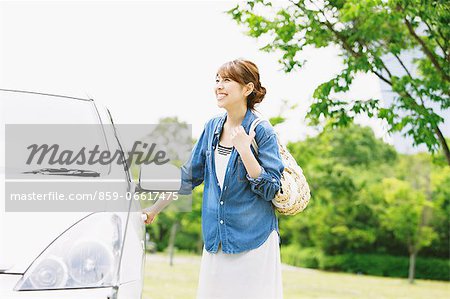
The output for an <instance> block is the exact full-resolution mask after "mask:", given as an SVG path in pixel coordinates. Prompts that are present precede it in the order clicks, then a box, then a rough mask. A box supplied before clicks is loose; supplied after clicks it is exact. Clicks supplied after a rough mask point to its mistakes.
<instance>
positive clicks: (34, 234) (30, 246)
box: [0, 89, 145, 299]
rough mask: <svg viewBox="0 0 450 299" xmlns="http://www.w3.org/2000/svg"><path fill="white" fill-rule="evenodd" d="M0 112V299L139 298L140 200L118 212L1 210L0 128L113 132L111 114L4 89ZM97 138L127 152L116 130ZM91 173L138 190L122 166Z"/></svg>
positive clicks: (1, 131) (1, 153)
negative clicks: (79, 127)
mask: <svg viewBox="0 0 450 299" xmlns="http://www.w3.org/2000/svg"><path fill="white" fill-rule="evenodd" d="M0 111H1V119H0V124H1V128H0V140H1V143H2V146H1V148H0V157H1V158H0V199H1V201H0V204H1V206H0V298H1V299H10V298H11V299H12V298H15V299H18V298H27V299H33V298H46V299H50V298H58V299H61V298H64V299H70V298H77V299H80V298H83V299H89V298H95V299H97V298H104V299H107V298H110V299H112V298H118V299H121V298H125V299H137V298H141V296H142V287H143V280H144V275H143V274H144V262H145V248H144V247H145V226H144V222H143V220H142V213H141V207H140V203H139V201H135V200H131V201H130V200H128V201H124V203H125V204H126V205H127V208H126V209H125V210H123V211H118V212H111V211H109V212H108V211H107V209H105V211H104V212H101V211H98V212H48V211H47V212H30V211H28V212H21V211H19V212H5V208H4V207H5V192H6V191H7V190H5V180H6V181H8V180H7V177H6V178H5V148H6V145H5V125H4V124H97V125H98V124H101V125H104V124H108V125H109V127H113V128H114V125H113V122H112V118H111V115H110V114H109V111H108V110H107V109H106V108H101V107H99V105H98V104H96V103H95V102H94V101H93V100H91V99H79V98H72V97H66V96H56V95H48V94H41V93H34V92H23V91H12V90H1V89H0ZM100 135H103V136H100ZM100 135H99V136H98V138H99V139H98V140H97V141H98V142H101V143H102V144H104V145H105V146H106V147H108V148H109V149H110V150H113V151H115V150H119V151H121V152H122V153H123V152H124V150H123V148H122V145H121V142H120V140H119V138H118V135H117V134H115V132H109V133H103V134H100ZM93 136H96V135H95V134H94V135H93ZM77 138H80V137H79V136H78V137H77ZM90 138H92V136H91V137H90ZM91 141H92V140H91ZM94 141H95V140H94ZM87 142H90V141H87ZM102 167H106V168H105V169H102ZM108 167H109V168H108ZM96 173H98V174H99V175H98V177H99V179H105V178H106V179H107V178H108V177H109V176H110V175H112V174H114V179H115V181H116V182H115V184H114V188H115V190H116V191H117V192H119V193H120V194H126V193H128V194H134V193H135V191H136V190H137V185H136V184H135V183H134V182H133V179H132V178H131V175H130V171H129V169H128V167H127V166H126V165H113V166H100V168H99V169H98V172H96ZM23 175H24V176H25V175H26V174H23ZM37 175H40V176H45V175H46V173H45V172H42V173H37ZM66 175H67V174H66ZM55 177H58V176H57V175H56V176H53V178H55ZM19 178H20V177H19ZM73 178H74V179H77V178H78V177H76V176H74V177H73Z"/></svg>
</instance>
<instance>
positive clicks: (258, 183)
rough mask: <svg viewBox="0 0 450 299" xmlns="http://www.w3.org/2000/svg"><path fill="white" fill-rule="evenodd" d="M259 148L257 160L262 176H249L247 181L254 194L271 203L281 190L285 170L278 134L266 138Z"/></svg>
mask: <svg viewBox="0 0 450 299" xmlns="http://www.w3.org/2000/svg"><path fill="white" fill-rule="evenodd" d="M258 148H259V149H258V155H257V160H258V161H259V163H260V165H261V174H260V175H259V176H258V177H257V178H252V177H251V176H249V175H248V174H247V179H248V181H249V182H250V186H251V189H252V191H253V192H255V193H256V194H258V195H260V196H261V197H262V198H263V199H264V200H266V201H271V200H272V199H273V198H274V197H275V194H277V192H278V190H279V189H280V186H281V174H282V173H283V170H284V165H283V162H282V160H281V156H280V152H279V149H278V143H277V136H276V134H275V133H273V134H271V135H270V136H269V137H267V138H265V139H264V140H263V141H262V142H260V144H258Z"/></svg>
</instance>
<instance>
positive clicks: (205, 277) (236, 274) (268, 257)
mask: <svg viewBox="0 0 450 299" xmlns="http://www.w3.org/2000/svg"><path fill="white" fill-rule="evenodd" d="M217 298H221V299H222V298H223V299H240V298H242V299H244V298H245V299H250V298H258V299H264V298H267V299H279V298H283V285H282V279H281V259H280V246H279V239H278V233H277V232H276V231H275V230H274V231H272V233H271V234H270V235H269V238H268V239H267V240H266V241H265V242H264V243H263V244H262V245H261V246H260V247H258V248H256V249H253V250H249V251H245V252H242V253H237V254H226V253H223V251H222V248H221V247H220V246H219V250H218V251H217V253H210V252H208V251H206V249H205V247H203V255H202V261H201V266H200V275H199V283H198V291H197V299H217Z"/></svg>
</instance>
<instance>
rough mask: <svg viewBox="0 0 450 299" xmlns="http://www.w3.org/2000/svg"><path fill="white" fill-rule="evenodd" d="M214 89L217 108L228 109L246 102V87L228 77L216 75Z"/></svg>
mask: <svg viewBox="0 0 450 299" xmlns="http://www.w3.org/2000/svg"><path fill="white" fill-rule="evenodd" d="M214 91H215V94H216V99H217V106H219V108H225V109H229V108H233V107H238V106H240V105H245V104H246V91H247V89H246V87H245V86H242V85H241V84H239V83H238V82H236V81H233V80H231V79H230V78H222V77H221V76H220V75H217V76H216V86H215V88H214Z"/></svg>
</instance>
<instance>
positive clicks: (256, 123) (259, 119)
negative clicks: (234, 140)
mask: <svg viewBox="0 0 450 299" xmlns="http://www.w3.org/2000/svg"><path fill="white" fill-rule="evenodd" d="M262 121H264V119H262V118H259V117H257V118H256V119H254V120H253V121H252V123H251V124H250V129H249V130H248V133H249V134H250V132H251V131H255V129H256V126H257V125H259V124H260V123H261V122H262ZM255 133H256V131H255ZM252 146H253V148H254V149H255V152H256V154H258V144H257V143H256V135H255V138H253V140H252Z"/></svg>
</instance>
